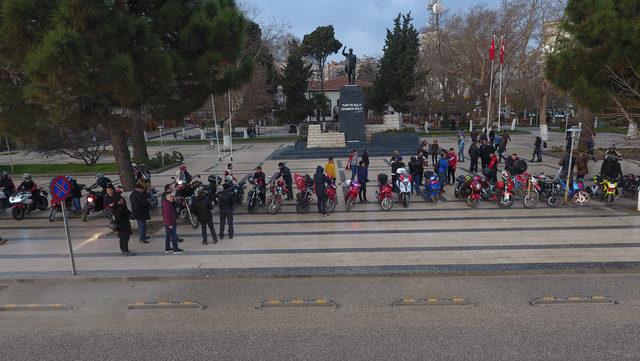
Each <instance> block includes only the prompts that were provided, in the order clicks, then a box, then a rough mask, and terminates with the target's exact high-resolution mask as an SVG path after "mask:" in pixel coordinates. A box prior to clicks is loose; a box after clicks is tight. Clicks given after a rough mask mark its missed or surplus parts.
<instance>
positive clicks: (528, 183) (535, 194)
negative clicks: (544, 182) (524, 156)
mask: <svg viewBox="0 0 640 361" xmlns="http://www.w3.org/2000/svg"><path fill="white" fill-rule="evenodd" d="M524 174H527V173H524ZM515 178H516V179H517V178H518V176H516V177H515ZM521 180H522V178H521V179H520V180H518V181H521ZM520 187H521V189H522V193H523V197H522V203H523V204H524V207H525V208H533V207H535V206H536V203H538V200H539V199H540V191H541V190H542V188H541V187H540V184H538V178H536V177H532V176H531V175H529V174H527V178H526V180H525V183H524V184H522V185H521V186H520Z"/></svg>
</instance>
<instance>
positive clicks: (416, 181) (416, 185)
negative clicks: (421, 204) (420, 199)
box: [411, 175, 422, 194]
mask: <svg viewBox="0 0 640 361" xmlns="http://www.w3.org/2000/svg"><path fill="white" fill-rule="evenodd" d="M411 180H412V181H411V183H412V184H411V193H413V192H415V193H416V194H420V185H421V184H422V176H419V175H412V176H411Z"/></svg>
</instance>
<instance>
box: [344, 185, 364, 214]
mask: <svg viewBox="0 0 640 361" xmlns="http://www.w3.org/2000/svg"><path fill="white" fill-rule="evenodd" d="M345 183H346V184H347V189H346V190H345V192H344V205H345V208H346V209H347V211H348V210H350V209H351V208H352V207H353V206H354V205H355V204H356V199H358V194H359V193H360V188H362V185H361V184H360V182H358V181H357V180H350V179H347V181H346V182H345Z"/></svg>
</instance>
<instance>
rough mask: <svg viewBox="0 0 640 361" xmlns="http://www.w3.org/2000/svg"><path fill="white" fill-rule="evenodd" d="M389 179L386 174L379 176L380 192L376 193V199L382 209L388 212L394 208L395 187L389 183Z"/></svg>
mask: <svg viewBox="0 0 640 361" xmlns="http://www.w3.org/2000/svg"><path fill="white" fill-rule="evenodd" d="M388 180H389V178H388V177H387V175H386V174H379V175H378V190H377V191H376V197H377V198H378V203H380V208H381V209H382V210H383V211H385V212H387V211H390V210H391V208H393V187H392V186H391V185H390V184H389V182H388Z"/></svg>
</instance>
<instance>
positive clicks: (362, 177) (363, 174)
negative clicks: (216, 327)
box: [358, 160, 369, 203]
mask: <svg viewBox="0 0 640 361" xmlns="http://www.w3.org/2000/svg"><path fill="white" fill-rule="evenodd" d="M358 182H360V192H358V198H359V199H360V203H363V202H364V203H367V202H369V201H368V200H367V182H369V179H368V178H367V169H366V167H365V166H364V161H363V160H361V161H360V164H359V166H358Z"/></svg>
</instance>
